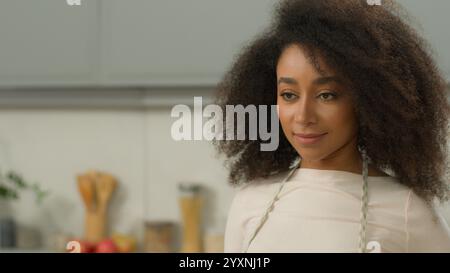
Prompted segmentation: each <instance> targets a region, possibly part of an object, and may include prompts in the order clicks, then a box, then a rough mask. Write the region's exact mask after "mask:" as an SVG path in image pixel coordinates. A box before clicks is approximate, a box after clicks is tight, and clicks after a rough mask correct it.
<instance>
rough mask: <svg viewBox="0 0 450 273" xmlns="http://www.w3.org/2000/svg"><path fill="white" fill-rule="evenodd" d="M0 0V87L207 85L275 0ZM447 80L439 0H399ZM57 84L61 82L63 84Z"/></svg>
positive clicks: (448, 40) (443, 5)
mask: <svg viewBox="0 0 450 273" xmlns="http://www.w3.org/2000/svg"><path fill="white" fill-rule="evenodd" d="M80 1H81V5H80V6H69V5H68V4H67V3H66V0H0V37H1V44H0V89H2V88H5V87H17V88H21V87H44V88H45V87H47V86H58V87H61V86H62V87H72V86H76V87H80V86H89V87H98V86H101V87H107V88H109V87H121V86H126V87H134V86H138V87H155V86H170V87H174V86H175V87H177V86H179V87H183V88H184V87H187V86H206V87H211V86H213V85H215V84H216V83H217V82H218V81H219V80H220V78H221V77H222V76H223V73H224V72H225V71H226V70H227V69H228V67H229V65H230V64H231V63H232V61H233V58H234V57H235V56H236V54H237V53H238V52H239V51H240V50H241V48H242V47H243V46H244V45H246V43H247V42H249V41H251V40H252V39H253V38H254V36H255V35H256V34H258V33H259V32H260V31H261V30H263V29H264V28H265V27H266V26H267V25H268V24H269V23H270V19H271V14H272V8H273V5H274V4H275V3H277V2H278V1H277V0H244V1H243V0H80ZM400 2H401V3H402V4H404V5H405V6H406V8H407V9H408V10H409V11H410V12H411V13H412V15H413V17H415V18H416V19H417V22H419V24H421V26H422V29H423V32H424V35H425V36H426V38H427V40H429V42H430V44H431V46H432V48H433V49H434V51H435V56H436V59H437V61H438V63H439V66H440V67H441V68H442V70H443V72H444V73H445V74H446V76H447V78H448V79H449V80H450V54H449V51H448V50H447V48H448V47H449V46H450V36H449V35H448V31H447V28H446V22H448V19H447V18H448V16H447V14H446V13H447V12H448V10H449V8H450V2H449V1H448V0H435V1H432V3H428V1H421V0H400ZM62 92H63V91H62Z"/></svg>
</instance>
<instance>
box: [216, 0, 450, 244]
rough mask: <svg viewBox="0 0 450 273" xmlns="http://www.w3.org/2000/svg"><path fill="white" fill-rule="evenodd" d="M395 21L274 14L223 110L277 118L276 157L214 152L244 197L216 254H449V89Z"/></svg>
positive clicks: (367, 8)
mask: <svg viewBox="0 0 450 273" xmlns="http://www.w3.org/2000/svg"><path fill="white" fill-rule="evenodd" d="M401 14H403V13H402V10H401V8H400V7H399V6H398V5H396V4H395V3H393V2H391V1H383V3H382V5H381V6H376V5H374V6H371V5H368V4H367V1H357V0H315V1H310V0H285V1H281V2H279V4H278V6H277V8H276V16H275V17H274V20H273V23H272V25H271V26H270V27H269V28H268V29H267V30H266V31H265V32H264V33H262V34H261V35H260V36H258V37H257V38H256V39H255V40H254V41H253V42H252V43H251V44H249V45H248V46H246V47H245V48H244V50H243V52H242V53H241V54H240V55H239V56H238V57H237V60H236V61H235V63H234V64H233V66H232V67H231V68H230V70H229V71H228V73H227V74H226V75H225V77H224V78H223V80H222V81H221V83H220V85H219V88H218V93H217V95H218V103H219V105H221V107H222V108H223V109H225V107H226V105H243V106H248V105H267V106H270V105H277V106H278V118H279V122H280V124H281V128H282V130H280V132H279V146H278V149H276V150H275V151H262V150H261V149H260V144H261V143H264V141H263V139H262V138H258V139H257V140H250V139H249V138H245V140H239V141H237V140H236V141H235V140H227V141H216V142H215V145H216V147H217V148H218V150H219V151H220V152H221V153H223V154H225V156H226V157H227V159H228V160H227V163H228V167H229V168H230V177H229V180H230V182H231V184H232V185H241V187H239V189H238V190H237V192H236V195H235V197H234V199H233V201H232V204H231V207H230V210H229V215H228V221H227V226H226V233H225V252H246V251H249V252H450V232H449V228H448V226H447V224H446V222H445V220H444V219H443V217H442V216H441V215H440V214H439V213H438V211H437V210H436V208H435V202H434V201H441V202H444V201H447V200H448V192H449V188H448V185H447V184H446V183H447V181H448V177H447V176H446V170H447V165H446V163H447V162H448V161H447V154H448V153H447V137H448V117H449V113H450V111H449V109H450V108H449V104H448V102H447V101H446V83H445V81H444V78H443V76H442V74H441V72H440V71H439V70H438V68H437V66H436V64H435V61H434V60H433V58H432V56H431V55H430V53H429V49H428V45H427V44H426V42H425V41H424V40H422V39H421V38H420V37H419V35H418V34H417V33H416V32H415V31H414V30H413V29H412V28H411V27H410V26H409V25H408V24H407V22H406V20H405V19H404V18H403V17H402V16H401ZM266 120H268V121H270V120H271V119H270V118H266ZM269 123H270V122H269ZM244 125H245V126H247V127H246V128H249V127H248V124H244ZM261 125H264V126H266V127H264V128H268V127H267V126H269V127H270V124H262V123H261V121H260V122H259V124H258V126H261ZM238 126H239V124H238ZM227 130H230V128H224V133H225V134H226V133H227ZM245 133H246V135H247V136H248V134H249V130H247V129H246V131H245Z"/></svg>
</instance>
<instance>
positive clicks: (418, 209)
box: [405, 190, 450, 252]
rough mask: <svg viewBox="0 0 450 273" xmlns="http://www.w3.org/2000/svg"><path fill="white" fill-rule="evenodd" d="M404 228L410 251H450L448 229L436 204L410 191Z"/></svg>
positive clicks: (449, 230) (449, 231)
mask: <svg viewBox="0 0 450 273" xmlns="http://www.w3.org/2000/svg"><path fill="white" fill-rule="evenodd" d="M405 228H406V235H407V246H408V250H409V251H410V252H450V229H449V227H448V223H447V222H446V220H445V219H444V217H443V216H442V215H441V213H440V212H439V211H438V210H437V208H436V205H435V204H433V203H431V204H430V203H428V202H426V201H425V200H424V199H423V198H421V197H420V196H418V195H417V194H416V193H414V191H412V190H411V191H410V192H409V195H408V199H407V203H406V211H405Z"/></svg>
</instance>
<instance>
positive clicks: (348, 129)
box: [321, 105, 358, 138]
mask: <svg viewBox="0 0 450 273" xmlns="http://www.w3.org/2000/svg"><path fill="white" fill-rule="evenodd" d="M321 113H322V118H321V120H322V121H324V122H326V126H327V127H328V129H329V130H330V131H332V132H333V133H334V134H335V137H336V136H337V135H340V136H342V137H344V138H347V137H351V136H352V135H354V134H355V133H356V130H357V128H358V126H357V120H356V115H355V113H354V112H353V110H352V107H351V105H345V106H344V105H342V106H340V107H336V108H330V109H328V111H322V112H321Z"/></svg>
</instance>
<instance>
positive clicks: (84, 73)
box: [0, 0, 99, 87]
mask: <svg viewBox="0 0 450 273" xmlns="http://www.w3.org/2000/svg"><path fill="white" fill-rule="evenodd" d="M98 4H99V2H98V1H97V0H84V1H82V5H81V6H69V5H67V3H66V1H65V0H1V1H0V38H1V43H0V87H24V86H25V87H26V86H29V87H35V86H55V85H56V86H57V85H60V86H67V85H84V84H86V85H90V84H93V83H95V82H96V77H97V70H98V63H99V61H98V60H97V58H98V55H99V54H98V41H97V39H98V26H99V24H98V23H97V20H98V19H99V17H98V11H99V10H98V7H99V5H98ZM97 78H98V77H97Z"/></svg>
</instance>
